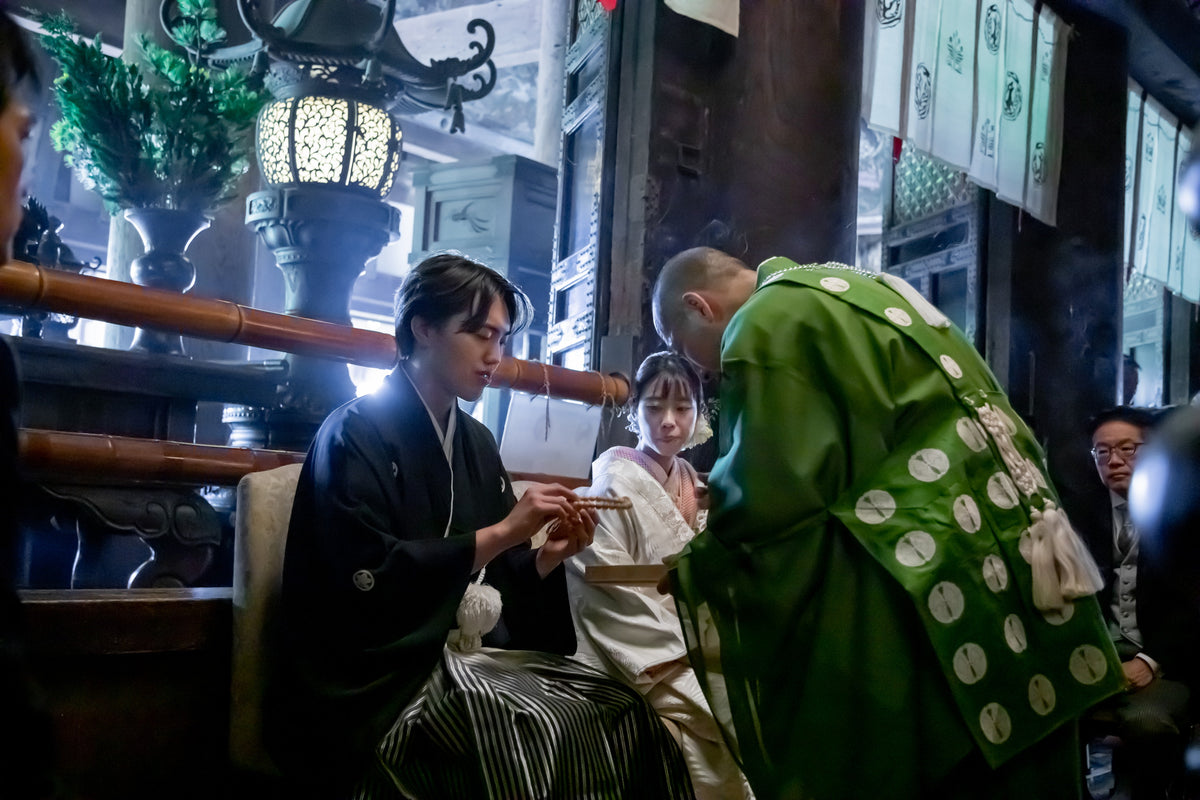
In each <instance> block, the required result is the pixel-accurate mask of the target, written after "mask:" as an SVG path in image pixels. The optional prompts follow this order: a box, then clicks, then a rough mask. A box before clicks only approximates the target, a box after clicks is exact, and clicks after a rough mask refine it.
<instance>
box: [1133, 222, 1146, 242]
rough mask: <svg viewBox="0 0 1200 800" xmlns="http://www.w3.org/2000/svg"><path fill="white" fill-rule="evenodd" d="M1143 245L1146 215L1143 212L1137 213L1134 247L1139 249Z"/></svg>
mask: <svg viewBox="0 0 1200 800" xmlns="http://www.w3.org/2000/svg"><path fill="white" fill-rule="evenodd" d="M1145 246H1146V215H1145V214H1144V213H1143V214H1139V215H1138V226H1137V244H1136V245H1135V246H1134V249H1135V250H1141V249H1142V248H1143V247H1145Z"/></svg>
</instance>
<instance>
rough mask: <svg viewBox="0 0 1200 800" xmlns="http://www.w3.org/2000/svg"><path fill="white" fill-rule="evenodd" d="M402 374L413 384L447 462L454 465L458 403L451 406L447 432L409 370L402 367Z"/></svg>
mask: <svg viewBox="0 0 1200 800" xmlns="http://www.w3.org/2000/svg"><path fill="white" fill-rule="evenodd" d="M400 372H401V373H403V375H404V377H405V378H407V379H408V382H409V383H410V384H412V387H413V391H414V392H416V393H417V398H418V399H420V401H421V405H423V406H425V413H426V414H428V415H429V421H430V422H432V423H433V430H434V432H435V433H437V437H438V441H439V442H441V443H442V452H443V453H445V454H446V461H449V462H451V463H453V461H454V429H455V428H456V427H457V425H458V414H456V413H455V412H456V411H457V410H458V402H457V401H456V402H455V403H454V405H452V406H450V419H449V421H448V422H447V423H446V430H445V431H443V430H442V423H440V422H438V418H437V415H436V414H434V413H433V410H432V409H431V408H430V407H429V403H426V402H425V398H424V397H421V390H420V389H418V388H417V384H416V381H414V380H413V379H412V377H410V376H409V374H408V370H406V369H405V368H404V367H403V365H401V367H400Z"/></svg>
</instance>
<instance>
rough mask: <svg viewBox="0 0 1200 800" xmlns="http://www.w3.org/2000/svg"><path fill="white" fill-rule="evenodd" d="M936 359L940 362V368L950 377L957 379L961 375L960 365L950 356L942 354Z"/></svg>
mask: <svg viewBox="0 0 1200 800" xmlns="http://www.w3.org/2000/svg"><path fill="white" fill-rule="evenodd" d="M938 360H939V361H941V362H942V368H943V369H945V370H946V374H947V375H949V376H950V377H951V378H955V379H958V378H961V377H962V376H963V371H962V367H960V366H959V365H958V362H957V361H955V360H954V359H953V358H951V357H950V356H942V357H941V358H939V359H938Z"/></svg>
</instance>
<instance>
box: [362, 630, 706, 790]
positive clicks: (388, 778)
mask: <svg viewBox="0 0 1200 800" xmlns="http://www.w3.org/2000/svg"><path fill="white" fill-rule="evenodd" d="M376 754H377V758H378V762H377V767H378V768H377V769H376V770H375V774H374V775H373V776H372V778H371V779H370V780H369V781H368V782H365V783H363V784H360V786H359V790H358V792H357V793H356V798H357V800H375V798H382V797H396V796H397V793H399V795H400V796H403V797H407V798H411V799H412V800H427V799H430V800H432V799H433V798H455V800H459V799H461V798H491V800H523V799H524V798H589V800H605V799H607V798H612V800H624V799H625V798H672V799H673V798H691V797H692V791H691V785H690V783H689V781H688V776H687V769H686V767H685V766H684V763H683V759H682V756H681V755H680V752H679V748H678V746H677V745H676V743H675V741H674V739H672V737H671V735H670V733H668V731H667V729H666V728H665V727H663V725H662V723H661V722H660V721H659V719H658V715H657V714H656V713H655V712H654V710H653V709H652V708H651V707H650V706H649V705H647V704H646V702H645V701H644V700H643V699H642V697H641V696H640V695H639V694H638V693H637V692H635V691H633V690H632V689H630V688H628V687H626V686H624V685H622V684H619V683H617V682H615V681H613V680H612V679H610V678H608V677H607V676H605V675H603V674H602V673H600V672H598V671H595V670H592V669H591V668H589V667H585V666H583V665H581V664H578V663H577V662H574V661H571V660H569V659H566V658H563V657H560V656H555V655H551V654H547V653H540V652H531V651H520V650H498V649H491V648H485V649H482V650H475V651H473V652H469V653H459V652H456V651H454V650H451V649H449V648H446V649H444V650H443V653H442V659H441V661H440V663H439V664H438V667H437V668H436V669H435V670H434V672H433V675H432V676H431V677H430V679H429V680H428V681H427V682H426V684H425V685H424V687H422V689H421V690H420V691H419V692H418V693H417V695H416V697H415V698H414V699H413V701H412V702H411V703H410V704H409V705H408V706H407V707H406V708H405V710H404V711H403V712H402V713H401V714H400V716H399V718H398V719H397V721H396V724H395V725H394V726H393V727H392V729H391V730H390V731H389V732H388V733H387V735H386V736H384V738H383V740H382V741H381V742H380V744H379V747H378V749H377V751H376ZM368 784H369V785H368ZM389 784H390V785H389Z"/></svg>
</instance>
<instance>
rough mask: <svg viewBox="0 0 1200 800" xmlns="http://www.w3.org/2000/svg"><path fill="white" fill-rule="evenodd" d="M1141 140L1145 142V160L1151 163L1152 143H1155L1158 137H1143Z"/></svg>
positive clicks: (1152, 154)
mask: <svg viewBox="0 0 1200 800" xmlns="http://www.w3.org/2000/svg"><path fill="white" fill-rule="evenodd" d="M1143 138H1144V139H1145V140H1146V160H1147V161H1153V160H1154V143H1155V142H1156V141H1158V137H1157V136H1144V137H1143Z"/></svg>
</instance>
